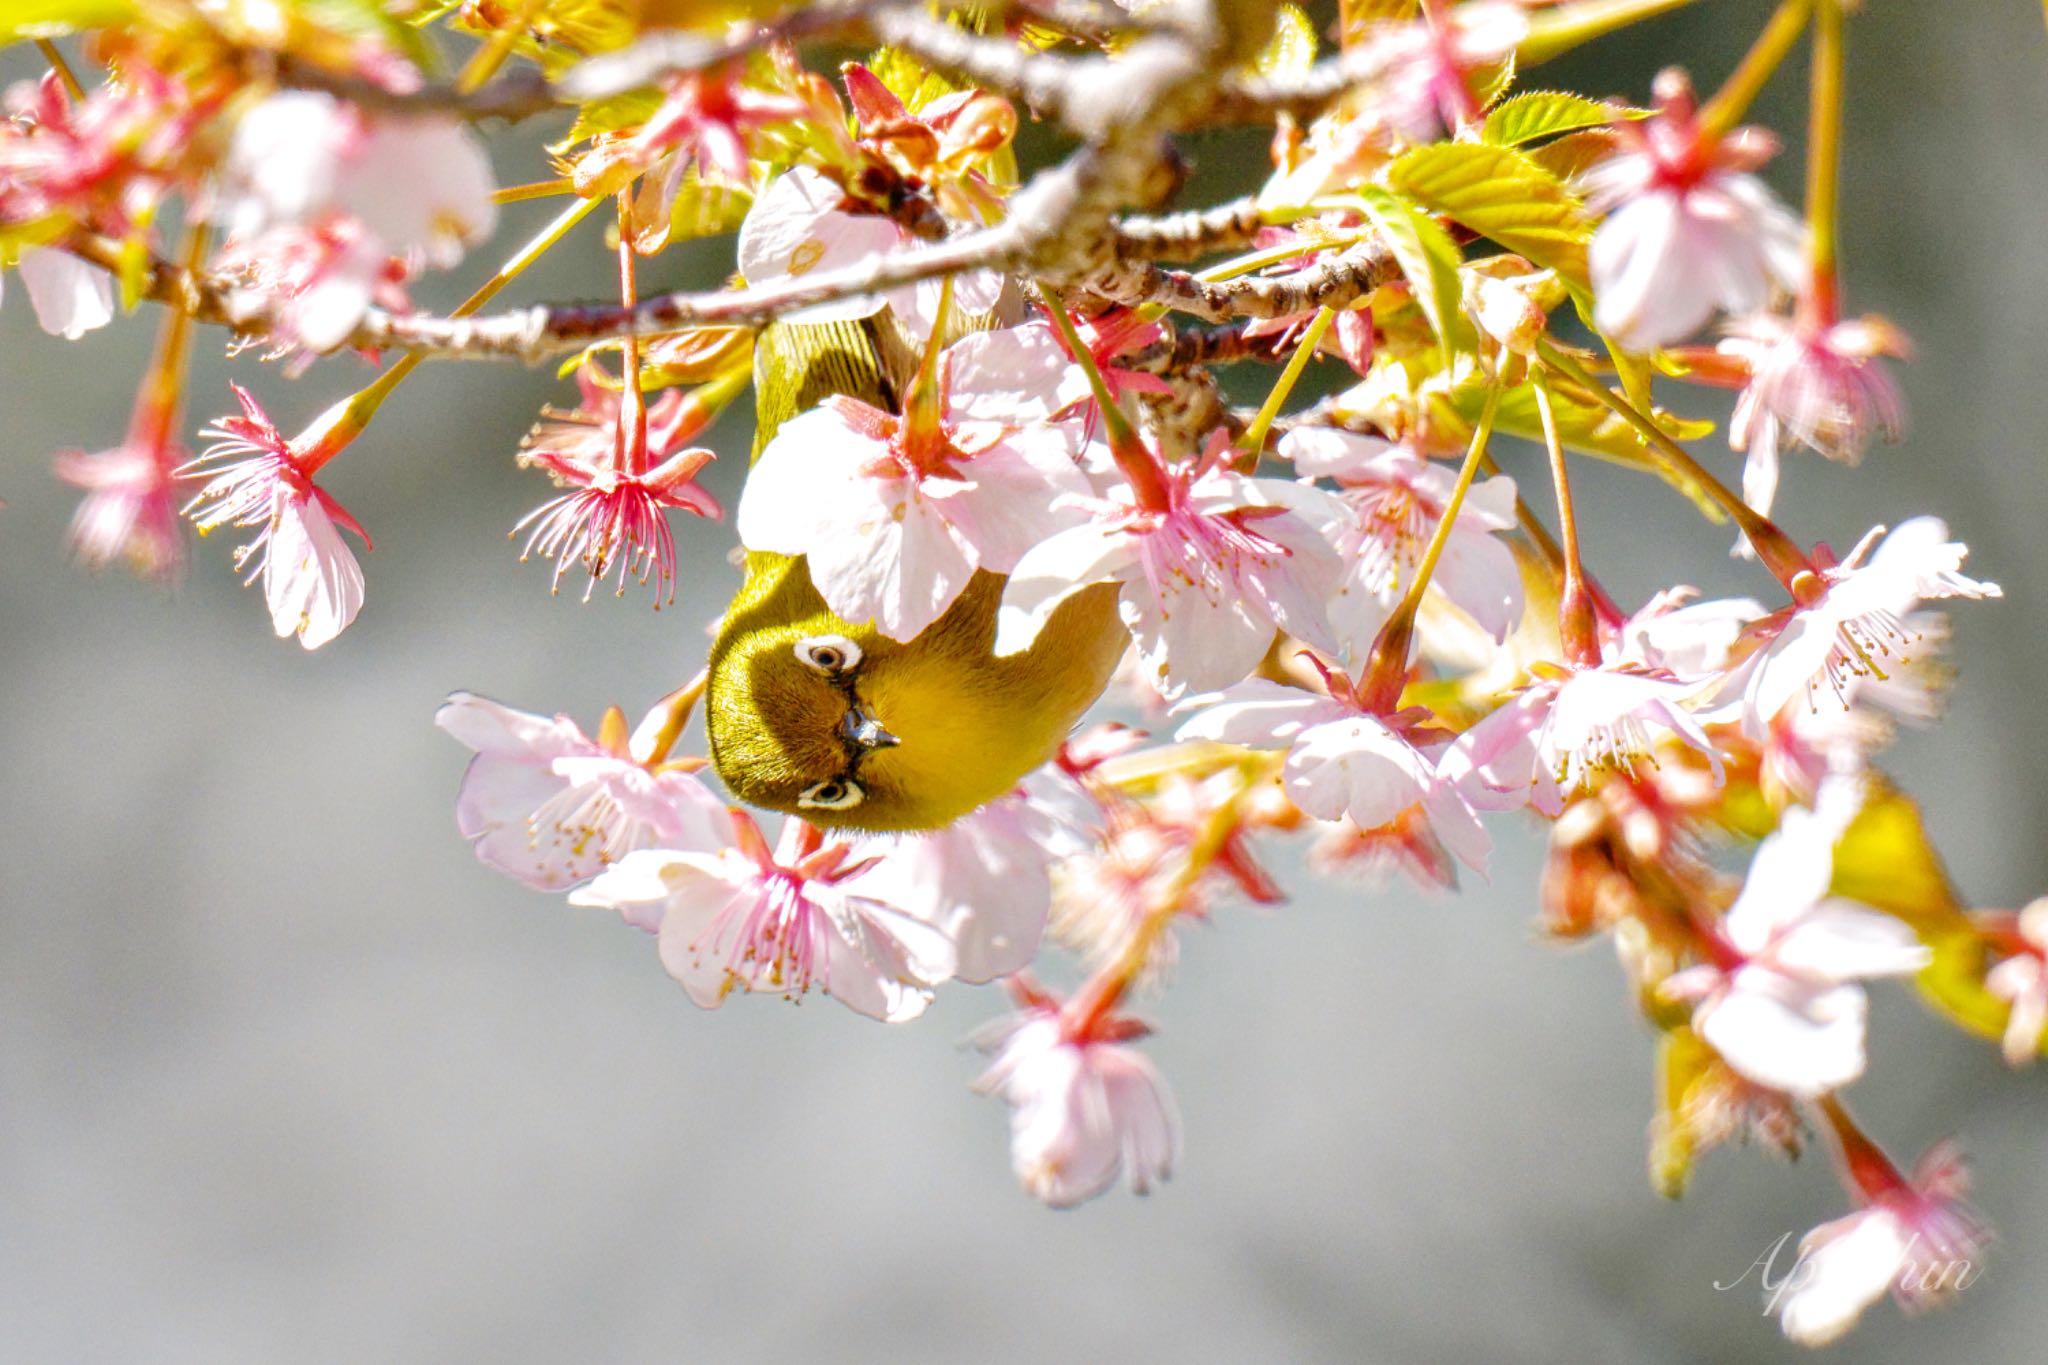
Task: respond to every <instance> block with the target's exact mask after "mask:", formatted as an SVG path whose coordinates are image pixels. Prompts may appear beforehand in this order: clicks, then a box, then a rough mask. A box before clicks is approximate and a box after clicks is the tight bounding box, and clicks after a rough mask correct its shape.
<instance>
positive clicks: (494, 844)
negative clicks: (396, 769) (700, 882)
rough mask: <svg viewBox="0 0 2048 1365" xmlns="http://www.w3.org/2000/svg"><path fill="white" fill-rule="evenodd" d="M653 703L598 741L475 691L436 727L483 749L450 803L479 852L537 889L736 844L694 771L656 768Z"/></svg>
mask: <svg viewBox="0 0 2048 1365" xmlns="http://www.w3.org/2000/svg"><path fill="white" fill-rule="evenodd" d="M667 710H668V704H667V703H666V702H663V703H662V704H660V705H658V706H656V708H655V710H654V712H653V713H651V714H650V715H649V717H648V722H643V723H642V724H641V726H640V728H639V730H638V731H636V732H635V733H634V734H633V735H632V736H631V737H630V738H629V737H628V736H627V735H626V730H625V717H624V716H622V715H619V714H618V712H617V711H616V710H614V711H611V712H608V713H607V714H606V724H605V725H604V726H603V727H601V728H600V730H599V738H597V739H592V738H590V736H588V735H586V734H584V732H583V731H582V729H581V728H580V727H578V726H577V724H576V723H575V722H574V721H572V720H570V719H569V718H568V717H567V716H559V715H558V716H553V717H549V716H540V715H535V714H533V713H532V712H529V711H515V710H513V709H512V708H511V707H509V706H502V705H500V704H499V703H497V702H494V701H491V700H489V699H487V698H484V697H478V696H474V695H472V694H470V693H468V692H457V693H455V694H453V695H452V696H450V697H449V698H448V700H447V701H446V702H445V703H444V704H443V705H442V707H441V709H440V710H439V711H438V712H436V713H435V715H434V724H436V725H438V726H439V727H441V728H442V729H443V730H446V731H447V732H448V733H449V734H451V735H453V736H454V737H455V738H456V739H457V740H458V741H460V742H461V743H462V744H464V745H467V746H468V747H469V748H471V749H473V750H475V751H476V757H475V758H473V759H471V760H470V763H469V770H468V771H467V772H465V773H464V774H463V777H462V790H461V793H460V794H459V795H458V796H457V797H456V801H455V824H456V827H457V828H458V829H460V830H461V831H462V836H463V837H464V838H465V839H470V840H473V841H475V844H476V856H477V857H478V859H479V860H481V861H482V862H484V863H486V864H488V865H490V866H491V867H495V868H497V869H498V870H499V871H500V872H503V873H504V874H505V875H506V876H508V877H516V878H517V879H518V880H520V881H522V882H525V883H526V884H527V885H528V886H531V887H533V888H535V889H536V890H540V891H560V890H562V889H563V888H565V887H569V886H573V885H575V884H576V883H578V882H581V881H584V880H586V879H588V878H591V877H594V876H596V875H597V874H598V873H599V872H602V871H603V870H604V869H605V868H607V867H609V866H611V865H612V864H613V863H616V862H618V861H619V860H620V859H621V858H624V857H625V856H626V855H627V854H628V853H632V852H634V851H636V850H639V849H643V848H654V847H663V848H672V849H696V850H699V851H704V852H711V851H715V850H717V849H721V848H723V847H725V845H726V844H727V843H729V842H731V838H732V827H731V821H730V819H729V818H728V816H727V814H726V809H725V805H724V803H723V802H721V801H720V800H719V799H718V798H717V797H716V796H714V795H712V793H711V790H710V788H708V787H706V786H705V785H704V783H703V782H702V781H701V780H700V779H699V778H697V777H696V776H695V775H693V774H691V773H689V772H686V771H683V770H682V769H680V768H673V767H664V766H662V765H660V764H656V763H651V761H650V760H651V757H652V755H651V753H650V749H651V746H652V743H653V738H654V728H655V727H654V726H653V725H651V724H650V723H649V722H658V721H659V720H660V719H661V718H662V717H663V716H665V714H666V713H667Z"/></svg>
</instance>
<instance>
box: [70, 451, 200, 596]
mask: <svg viewBox="0 0 2048 1365" xmlns="http://www.w3.org/2000/svg"><path fill="white" fill-rule="evenodd" d="M184 462H185V451H184V449H183V447H181V446H179V445H178V444H177V443H176V442H174V441H170V440H167V439H154V438H153V437H152V436H151V434H150V433H149V432H147V431H144V430H137V431H134V432H131V433H130V435H129V438H128V440H127V442H126V443H124V444H122V445H118V446H115V447H114V448H113V449H112V450H102V451H100V452H98V453H96V454H91V455H88V454H86V453H85V452H84V451H81V450H67V451H64V452H63V453H61V454H59V455H58V456H57V457H56V462H55V463H56V471H57V477H58V478H60V479H62V480H63V481H64V482H66V483H68V484H70V485H71V486H72V487H74V488H82V489H84V490H85V497H84V498H82V499H80V501H79V504H78V511H77V512H75V513H74V514H73V515H72V518H71V545H72V549H73V550H75V551H76V552H77V554H78V557H79V559H81V560H82V561H84V563H85V564H86V565H87V566H88V567H89V568H93V569H103V568H105V567H107V565H109V564H112V563H114V562H115V561H116V560H125V561H127V563H128V564H129V565H130V566H131V567H132V568H133V569H134V570H135V572H136V573H138V574H140V575H142V576H143V577H145V578H155V579H159V580H162V581H165V582H170V581H173V580H175V579H176V578H177V577H178V575H179V572H180V570H181V569H182V568H183V567H184V563H185V542H184V539H183V538H182V537H181V536H180V535H179V533H178V498H177V480H176V477H175V475H176V471H177V470H178V469H179V468H180V467H181V466H182V465H183V464H184Z"/></svg>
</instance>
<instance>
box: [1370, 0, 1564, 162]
mask: <svg viewBox="0 0 2048 1365" xmlns="http://www.w3.org/2000/svg"><path fill="white" fill-rule="evenodd" d="M1427 13H1428V17H1427V18H1426V19H1425V20H1423V21H1420V22H1417V23H1410V24H1390V25H1387V26H1386V27H1385V28H1384V29H1382V30H1381V31H1380V32H1379V33H1378V34H1376V35H1375V36H1373V37H1372V38H1370V39H1369V40H1368V41H1367V43H1366V46H1365V49H1364V51H1363V52H1362V53H1360V54H1359V55H1358V56H1357V57H1355V58H1353V59H1352V60H1355V61H1358V62H1360V63H1362V64H1363V65H1365V66H1366V67H1368V68H1370V69H1373V70H1375V71H1376V72H1377V73H1378V78H1377V79H1376V80H1374V81H1373V82H1372V83H1371V84H1370V85H1369V86H1367V87H1366V89H1367V95H1366V100H1367V108H1368V109H1369V110H1370V111H1371V113H1372V114H1373V115H1375V116H1377V117H1378V118H1379V119H1380V120H1382V121H1384V122H1386V123H1388V124H1390V125H1391V126H1392V127H1394V128H1396V129H1398V130H1399V131H1400V133H1401V134H1402V135H1403V136H1404V137H1406V138H1407V139H1408V140H1409V141H1411V142H1434V141H1436V140H1437V139H1439V138H1441V137H1442V136H1444V135H1445V134H1446V133H1448V132H1455V131H1456V130H1457V129H1458V127H1459V126H1460V125H1462V124H1464V123H1466V122H1469V121H1470V120H1472V119H1474V118H1477V117H1478V115H1479V113H1480V96H1479V95H1478V93H1476V92H1475V91H1474V89H1473V78H1474V77H1475V76H1476V75H1477V74H1479V72H1480V71H1482V70H1483V69H1484V68H1486V67H1490V66H1495V65H1498V64H1499V63H1501V62H1503V61H1506V60H1507V59H1508V57H1509V56H1510V55H1512V54H1513V52H1514V50H1515V47H1516V46H1517V45H1518V44H1519V43H1520V42H1521V41H1522V39H1523V38H1525V37H1526V36H1528V32H1529V19H1528V16H1527V14H1526V13H1524V11H1523V10H1522V8H1521V6H1519V5H1516V4H1512V3H1506V2H1505V0H1481V2H1480V3H1478V4H1463V5H1459V6H1457V7H1456V8H1455V9H1449V10H1439V9H1437V8H1436V7H1429V9H1428V11H1427Z"/></svg>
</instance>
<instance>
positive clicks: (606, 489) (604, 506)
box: [512, 364, 723, 607]
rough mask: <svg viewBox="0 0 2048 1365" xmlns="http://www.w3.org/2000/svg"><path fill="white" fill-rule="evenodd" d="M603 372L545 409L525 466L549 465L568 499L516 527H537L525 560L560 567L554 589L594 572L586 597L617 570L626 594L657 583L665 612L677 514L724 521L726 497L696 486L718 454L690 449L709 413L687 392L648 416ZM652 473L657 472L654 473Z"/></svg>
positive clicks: (665, 399)
mask: <svg viewBox="0 0 2048 1365" xmlns="http://www.w3.org/2000/svg"><path fill="white" fill-rule="evenodd" d="M602 378H603V377H602V375H601V374H600V372H599V371H598V370H597V368H596V367H595V366H594V365H588V364H586V365H585V366H584V367H583V368H581V369H579V370H578V371H577V372H576V387H577V390H578V392H579V393H580V394H581V395H582V402H581V403H579V404H578V405H577V406H576V407H575V408H574V409H572V410H570V411H567V412H564V411H562V410H560V409H558V408H547V409H544V410H543V416H544V417H546V418H547V420H545V421H543V422H541V423H540V424H539V425H537V426H536V427H534V429H533V432H532V433H531V434H530V435H529V436H528V437H527V438H526V440H525V441H524V442H523V443H522V444H521V446H520V449H519V462H520V463H521V464H524V465H531V466H536V467H538V468H540V469H541V470H542V471H544V472H545V473H546V474H547V475H548V477H550V478H551V479H553V480H554V482H555V485H556V486H557V487H558V488H561V489H562V490H563V492H562V493H561V494H560V495H559V496H557V497H554V498H551V499H550V500H548V501H547V502H544V503H542V504H541V505H540V506H539V507H536V508H535V509H534V510H533V511H531V512H529V513H527V514H526V515H525V516H524V517H522V518H521V519H520V520H519V523H518V524H517V525H516V526H514V527H513V528H512V530H513V533H514V534H515V535H516V534H517V533H519V532H520V531H523V530H526V528H528V527H529V526H530V527H532V528H533V529H532V531H531V532H530V533H529V534H528V535H527V538H526V545H525V546H524V548H522V549H521V550H520V552H519V557H520V559H521V560H524V559H525V558H526V557H527V556H528V555H531V554H534V553H538V554H539V555H540V557H541V558H542V559H551V560H553V561H554V562H555V571H554V576H553V579H552V586H553V587H554V588H555V589H556V590H558V591H559V590H560V587H561V583H562V575H563V574H565V573H567V572H568V571H569V566H570V565H571V564H581V565H582V566H583V567H584V569H585V570H586V571H587V572H588V573H589V575H590V577H589V581H588V582H587V583H585V584H584V587H583V600H584V601H586V602H587V601H589V600H590V594H591V593H592V592H594V591H596V589H597V585H598V584H599V583H600V582H602V581H603V580H604V578H605V576H606V575H607V574H608V573H610V572H611V571H612V569H613V568H617V570H618V580H619V581H618V595H619V596H622V597H623V596H624V595H625V592H626V580H627V579H628V578H634V579H637V580H638V581H639V582H641V583H643V584H644V583H646V582H647V580H648V579H649V577H652V578H653V579H654V602H655V605H656V606H657V607H659V606H660V605H661V604H662V603H663V602H665V601H673V600H674V599H675V582H676V545H675V535H674V533H673V532H672V531H670V530H669V525H668V513H669V512H670V511H671V510H680V511H684V512H689V513H692V514H694V515H696V516H700V517H718V516H721V515H723V511H722V509H721V508H720V507H719V505H718V500H717V499H716V498H714V497H712V496H711V494H710V493H709V492H707V491H705V490H704V489H703V488H700V487H698V485H697V482H696V479H697V475H698V473H699V472H700V471H702V470H703V468H704V466H705V465H707V464H709V463H710V462H711V460H712V459H713V458H714V452H712V451H710V450H706V449H702V448H698V447H690V446H686V445H685V442H687V441H688V440H689V439H690V437H692V436H694V435H695V434H696V433H697V432H698V431H700V430H702V429H703V427H704V425H705V423H706V422H707V421H708V420H709V415H708V414H707V413H706V412H705V411H704V410H703V407H702V405H701V404H699V403H697V402H695V401H694V400H693V398H692V396H691V395H690V394H687V393H685V392H683V391H682V390H681V389H670V390H668V391H667V392H665V393H663V394H662V396H661V397H660V398H658V399H656V400H655V401H654V402H653V403H652V404H651V405H649V406H647V407H646V409H645V410H644V411H642V410H640V409H638V408H631V407H628V405H627V404H626V402H625V400H624V396H623V395H622V394H621V393H620V392H619V391H618V390H617V389H615V388H612V387H611V386H610V385H608V384H606V383H604V382H602ZM650 466H651V467H650Z"/></svg>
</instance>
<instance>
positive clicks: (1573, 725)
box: [1439, 658, 1722, 817]
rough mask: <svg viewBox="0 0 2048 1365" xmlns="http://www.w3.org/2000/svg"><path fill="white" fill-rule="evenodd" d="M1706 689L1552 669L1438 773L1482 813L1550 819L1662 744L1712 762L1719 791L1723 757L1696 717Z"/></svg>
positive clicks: (1628, 669)
mask: <svg viewBox="0 0 2048 1365" xmlns="http://www.w3.org/2000/svg"><path fill="white" fill-rule="evenodd" d="M1705 686H1706V684H1705V683H1703V682H1698V681H1687V680H1685V679H1681V678H1678V677H1675V676H1674V675H1672V674H1671V673H1670V672H1669V671H1667V670H1663V669H1656V668H1646V667H1644V666H1642V665H1640V664H1636V663H1632V662H1629V661H1627V660H1624V659H1620V658H1613V659H1609V660H1608V661H1605V662H1603V663H1600V664H1598V665H1594V666H1588V667H1568V666H1560V665H1544V666H1542V668H1541V669H1540V671H1539V672H1538V675H1537V676H1536V677H1534V678H1532V679H1531V680H1530V681H1529V683H1528V685H1527V686H1526V687H1524V688H1523V689H1522V690H1521V691H1520V692H1518V693H1517V694H1516V695H1515V696H1514V697H1513V698H1512V699H1511V700H1510V701H1508V702H1507V703H1505V704H1504V705H1502V706H1500V707H1499V708H1497V709H1496V710H1494V711H1493V712H1492V713H1491V714H1489V715H1488V716H1486V717H1485V718H1484V719H1483V720H1481V721H1479V722H1478V723H1477V724H1476V725H1474V726H1473V727H1472V728H1471V729H1469V730H1467V731H1466V732H1465V733H1464V734H1463V735H1460V736H1459V737H1458V740H1457V742H1456V743H1455V744H1454V745H1452V746H1451V749H1450V751H1449V752H1448V753H1446V754H1445V755H1444V758H1443V761H1442V762H1441V764H1440V765H1439V766H1440V769H1441V771H1442V772H1443V773H1444V774H1445V775H1446V776H1447V777H1449V778H1451V779H1452V780H1453V781H1456V782H1457V783H1459V784H1460V787H1461V789H1462V790H1463V791H1464V793H1465V796H1466V799H1467V800H1469V801H1470V802H1471V803H1472V804H1473V805H1474V806H1476V807H1478V808H1480V809H1482V810H1486V809H1510V808H1513V807H1516V806H1520V805H1523V804H1525V803H1526V804H1528V805H1532V806H1534V807H1535V808H1536V809H1537V810H1538V811H1540V812H1541V813H1542V814H1544V815H1547V816H1552V817H1555V816H1556V815H1557V814H1558V812H1559V811H1561V810H1562V809H1563V808H1564V799H1565V797H1566V796H1567V795H1569V794H1570V793H1572V792H1575V791H1577V790H1579V788H1581V787H1582V786H1584V785H1585V783H1586V782H1587V781H1588V780H1590V779H1591V778H1592V777H1594V776H1596V775H1597V774H1599V773H1602V772H1606V771H1610V770H1616V771H1620V772H1623V773H1628V772H1632V771H1633V770H1634V766H1635V764H1636V763H1638V762H1641V761H1644V760H1649V759H1651V757H1652V754H1653V751H1654V749H1655V747H1656V745H1657V743H1658V742H1659V741H1660V740H1664V739H1675V740H1677V741H1678V742H1680V743H1682V744H1685V745H1689V746H1690V747H1691V748H1693V749H1695V750H1697V751H1698V752H1699V753H1700V754H1702V755H1703V756H1705V758H1706V759H1707V762H1708V764H1709V765H1710V766H1711V767H1712V769H1713V773H1714V780H1715V781H1716V782H1718V781H1720V779H1721V769H1722V765H1721V755H1720V751H1719V750H1718V749H1717V748H1715V746H1714V742H1713V740H1712V739H1710V738H1708V736H1707V732H1706V731H1705V730H1704V729H1703V728H1702V727H1701V725H1700V722H1699V720H1698V719H1697V718H1695V717H1694V716H1693V715H1692V713H1691V710H1690V708H1691V706H1692V704H1693V703H1694V702H1695V701H1696V700H1697V699H1698V697H1699V696H1700V693H1701V691H1702V690H1703V688H1704V687H1705Z"/></svg>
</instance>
